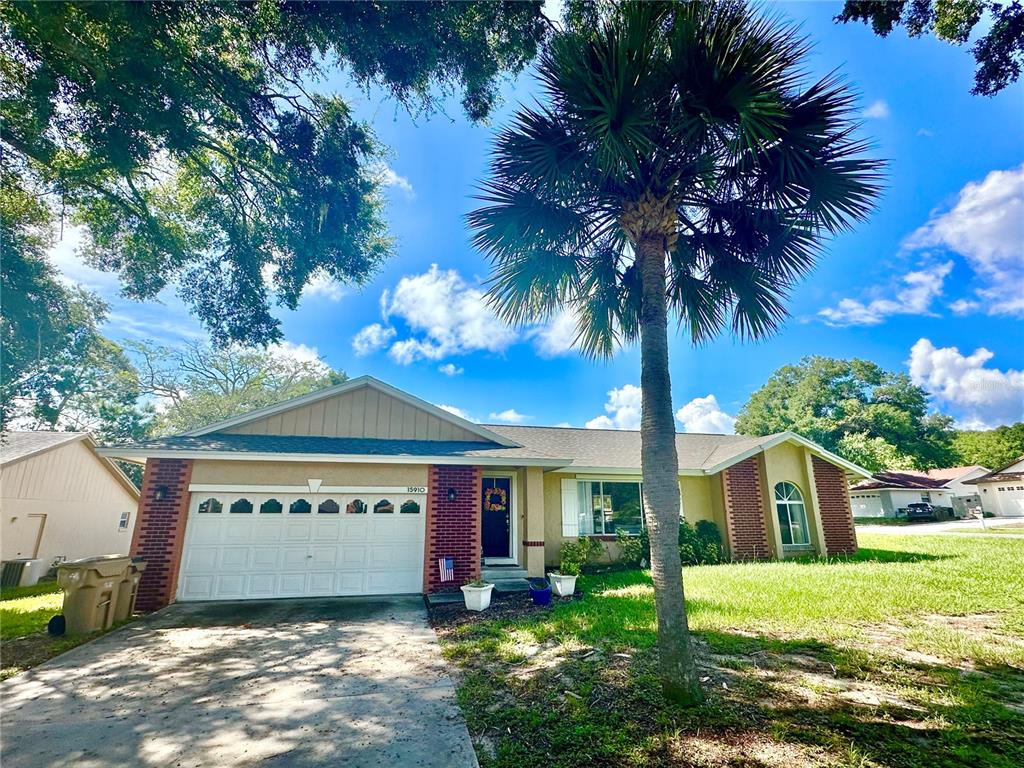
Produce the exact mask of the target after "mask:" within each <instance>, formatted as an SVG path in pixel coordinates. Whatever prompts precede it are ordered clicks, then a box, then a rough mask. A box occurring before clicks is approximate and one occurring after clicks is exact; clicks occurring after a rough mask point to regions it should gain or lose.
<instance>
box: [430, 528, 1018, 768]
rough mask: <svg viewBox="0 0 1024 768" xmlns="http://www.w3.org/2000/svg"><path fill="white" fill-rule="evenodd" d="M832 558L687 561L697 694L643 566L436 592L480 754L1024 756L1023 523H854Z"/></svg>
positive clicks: (490, 757) (638, 762)
mask: <svg viewBox="0 0 1024 768" xmlns="http://www.w3.org/2000/svg"><path fill="white" fill-rule="evenodd" d="M859 538H860V541H861V545H862V547H864V549H862V551H861V552H860V553H859V554H858V555H857V556H856V557H854V558H850V559H844V560H836V561H832V562H823V561H805V562H787V563H759V564H729V565H722V566H704V567H697V568H688V569H686V572H685V577H684V581H685V588H686V590H687V596H688V598H689V601H688V602H689V606H690V620H691V627H692V629H693V630H694V632H695V634H696V636H697V640H698V644H699V652H700V668H701V674H702V676H703V677H704V678H705V681H704V683H705V688H706V690H707V691H708V702H707V703H706V704H705V705H704V706H702V707H700V708H697V709H694V710H683V709H680V708H676V707H673V706H669V705H666V704H665V703H664V702H663V700H662V699H661V696H660V693H659V689H658V685H657V679H656V677H655V674H654V661H655V659H654V653H653V647H654V643H655V639H656V638H655V624H654V611H653V599H652V591H651V587H650V582H649V579H648V577H647V575H646V574H644V573H641V572H619V573H611V574H606V575H598V576H591V577H587V578H584V579H581V582H580V585H579V589H580V590H581V591H582V592H583V596H582V597H579V598H577V599H575V600H566V601H560V602H559V604H557V605H555V606H554V607H552V608H551V609H534V608H532V607H530V606H527V605H526V604H525V603H519V604H517V603H516V602H515V601H513V602H502V603H498V604H497V605H496V608H497V611H496V612H495V614H496V615H494V617H493V618H488V615H487V614H486V613H485V614H482V615H481V616H479V617H476V616H473V617H469V616H468V615H467V613H466V612H464V611H461V610H458V606H456V607H454V608H452V607H441V608H436V609H433V610H432V617H433V620H434V623H435V626H436V627H437V629H438V632H439V635H440V636H441V638H442V644H443V649H444V653H445V655H446V657H447V658H448V659H450V660H451V661H452V662H453V664H454V666H455V669H456V672H457V676H458V686H459V700H460V704H461V705H462V708H463V711H464V713H465V714H466V718H467V722H468V724H469V727H470V731H471V733H472V735H473V737H474V741H475V743H476V745H477V752H478V755H479V758H480V761H481V764H482V765H484V766H577V765H599V766H600V765H609V766H611V765H615V766H620V765H621V766H661V765H673V766H723V767H724V766H780V767H781V766H803V765H815V766H817V765H822V766H860V767H861V768H868V767H869V766H928V767H929V768H931V767H932V766H981V765H984V766H994V767H999V766H1005V768H1010V766H1014V768H1019V766H1021V765H1024V541H1021V540H1009V539H999V538H997V537H992V538H991V539H989V538H980V537H974V538H967V537H959V538H953V537H949V538H946V537H936V536H927V537H910V536H877V535H876V536H870V535H866V534H862V535H861V536H860V537H859Z"/></svg>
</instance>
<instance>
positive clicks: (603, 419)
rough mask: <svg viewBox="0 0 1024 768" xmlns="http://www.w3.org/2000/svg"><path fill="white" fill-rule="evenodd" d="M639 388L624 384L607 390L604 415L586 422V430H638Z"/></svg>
mask: <svg viewBox="0 0 1024 768" xmlns="http://www.w3.org/2000/svg"><path fill="white" fill-rule="evenodd" d="M640 404H641V391H640V387H638V386H635V385H633V384H626V385H625V386H622V387H617V388H615V389H612V390H609V392H608V401H607V402H606V403H605V404H604V410H605V414H607V415H605V414H602V415H601V416H595V417H594V418H593V419H591V420H590V421H588V422H587V423H586V424H585V426H586V428H587V429H640Z"/></svg>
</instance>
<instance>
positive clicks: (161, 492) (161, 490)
mask: <svg viewBox="0 0 1024 768" xmlns="http://www.w3.org/2000/svg"><path fill="white" fill-rule="evenodd" d="M153 498H154V499H156V500H157V501H163V500H164V499H166V498H167V486H166V485H158V486H157V487H156V493H154V494H153Z"/></svg>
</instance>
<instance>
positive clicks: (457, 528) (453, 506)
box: [423, 465, 482, 593]
mask: <svg viewBox="0 0 1024 768" xmlns="http://www.w3.org/2000/svg"><path fill="white" fill-rule="evenodd" d="M481 474H482V473H481V469H480V467H466V466H448V465H435V466H431V467H430V471H429V476H428V477H429V479H428V488H427V510H426V514H427V519H426V526H427V543H426V552H425V553H424V562H423V591H424V592H427V593H430V592H450V591H454V590H457V589H458V588H459V587H461V586H462V585H463V584H465V583H466V582H467V581H469V580H471V579H475V578H477V577H479V576H480V518H481V511H482V507H481V502H480V482H481ZM449 488H451V489H454V491H455V501H448V489H449ZM442 557H453V558H455V580H454V581H446V582H443V583H442V582H441V574H440V572H439V571H438V567H437V561H438V559H439V558H442Z"/></svg>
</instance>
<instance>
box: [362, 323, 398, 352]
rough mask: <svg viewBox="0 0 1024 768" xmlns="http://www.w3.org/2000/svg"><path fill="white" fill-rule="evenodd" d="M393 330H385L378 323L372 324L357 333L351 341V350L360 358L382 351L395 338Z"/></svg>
mask: <svg viewBox="0 0 1024 768" xmlns="http://www.w3.org/2000/svg"><path fill="white" fill-rule="evenodd" d="M395 333H396V331H395V329H394V328H386V327H384V326H383V325H381V324H380V323H373V324H372V325H368V326H366V327H365V328H363V329H362V330H360V331H359V333H357V334H356V335H355V337H353V339H352V349H353V350H354V351H355V353H356V354H357V355H359V356H360V357H362V356H364V355H368V354H370V353H371V352H374V351H376V350H378V349H383V348H384V347H385V346H387V344H388V342H389V341H391V339H393V338H394V337H395Z"/></svg>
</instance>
